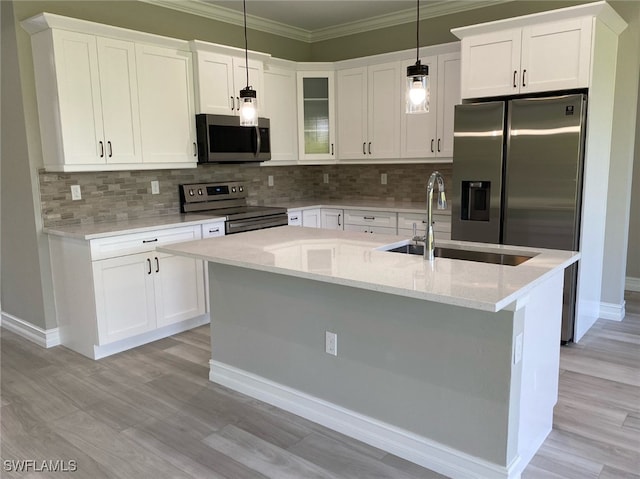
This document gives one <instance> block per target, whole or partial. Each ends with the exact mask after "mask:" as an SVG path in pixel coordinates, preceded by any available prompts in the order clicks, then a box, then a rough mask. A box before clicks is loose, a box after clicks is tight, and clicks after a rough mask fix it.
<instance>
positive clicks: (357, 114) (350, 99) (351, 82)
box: [336, 67, 368, 160]
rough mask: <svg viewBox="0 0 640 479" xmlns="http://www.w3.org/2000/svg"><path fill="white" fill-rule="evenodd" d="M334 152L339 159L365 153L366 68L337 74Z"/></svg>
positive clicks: (364, 156)
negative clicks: (336, 152) (335, 147)
mask: <svg viewBox="0 0 640 479" xmlns="http://www.w3.org/2000/svg"><path fill="white" fill-rule="evenodd" d="M337 77H338V85H337V108H336V109H337V111H338V145H339V147H340V151H339V152H338V154H339V157H340V159H341V160H353V159H362V158H366V157H367V156H368V155H367V142H368V137H367V111H368V108H367V68H366V67H362V68H349V69H346V70H340V71H338V73H337Z"/></svg>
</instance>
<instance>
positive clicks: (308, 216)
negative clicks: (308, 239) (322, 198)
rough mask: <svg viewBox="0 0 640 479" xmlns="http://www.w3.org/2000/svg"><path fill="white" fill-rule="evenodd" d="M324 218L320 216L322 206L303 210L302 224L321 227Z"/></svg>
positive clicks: (309, 226)
mask: <svg viewBox="0 0 640 479" xmlns="http://www.w3.org/2000/svg"><path fill="white" fill-rule="evenodd" d="M321 225H322V220H321V217H320V208H313V209H310V210H303V211H302V226H306V227H308V228H320V227H321Z"/></svg>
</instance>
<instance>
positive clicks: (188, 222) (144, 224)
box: [42, 214, 225, 240]
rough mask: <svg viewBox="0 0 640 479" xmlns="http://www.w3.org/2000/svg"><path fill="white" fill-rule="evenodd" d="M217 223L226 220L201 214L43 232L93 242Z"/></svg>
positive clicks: (91, 224) (59, 227) (154, 217)
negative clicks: (101, 239) (113, 237)
mask: <svg viewBox="0 0 640 479" xmlns="http://www.w3.org/2000/svg"><path fill="white" fill-rule="evenodd" d="M216 221H225V218H224V217H222V218H221V217H217V216H210V215H209V216H207V215H201V214H188V215H185V214H175V215H163V216H153V217H149V218H139V219H133V220H125V221H114V222H104V223H88V224H79V225H69V226H54V227H48V228H43V230H42V231H43V232H44V233H47V234H50V235H54V236H64V237H66V238H76V239H83V240H91V239H97V238H107V237H109V236H118V235H123V234H129V233H143V232H145V231H156V230H161V229H166V228H177V227H180V226H193V225H199V224H203V223H212V222H216Z"/></svg>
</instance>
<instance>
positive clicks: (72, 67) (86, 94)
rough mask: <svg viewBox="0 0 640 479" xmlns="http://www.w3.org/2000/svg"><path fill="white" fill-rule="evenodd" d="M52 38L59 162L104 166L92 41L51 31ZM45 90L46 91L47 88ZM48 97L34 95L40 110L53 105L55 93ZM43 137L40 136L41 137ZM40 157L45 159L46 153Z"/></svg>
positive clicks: (88, 38) (90, 37) (96, 56)
mask: <svg viewBox="0 0 640 479" xmlns="http://www.w3.org/2000/svg"><path fill="white" fill-rule="evenodd" d="M52 35H53V45H54V55H55V57H54V58H55V72H56V80H57V83H58V92H57V94H58V97H59V105H58V107H59V112H60V113H59V114H60V118H59V121H60V128H61V135H62V138H61V140H62V155H63V160H62V161H63V162H64V164H66V165H101V164H104V163H105V149H104V148H105V145H104V128H103V123H102V100H101V98H100V77H99V69H98V52H97V47H96V37H95V36H93V35H85V34H82V33H75V32H69V31H65V30H55V31H53V32H52ZM49 61H51V60H49ZM47 86H48V87H49V88H50V85H47ZM49 96H51V97H53V98H51V97H50V98H44V97H42V95H38V101H39V102H40V103H42V105H39V107H40V108H44V107H45V105H49V104H50V103H51V102H52V101H55V91H53V90H51V91H49ZM45 126H46V125H45ZM49 127H51V126H49ZM46 134H47V133H46V132H43V136H44V135H46ZM44 155H45V157H46V156H47V152H46V151H45V153H44ZM54 160H55V162H56V163H57V162H60V161H61V160H60V159H58V158H55V159H54Z"/></svg>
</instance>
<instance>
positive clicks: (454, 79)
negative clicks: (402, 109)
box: [435, 53, 461, 158]
mask: <svg viewBox="0 0 640 479" xmlns="http://www.w3.org/2000/svg"><path fill="white" fill-rule="evenodd" d="M460 102H461V98H460V54H459V53H449V54H445V55H439V56H438V97H437V98H436V103H437V113H438V121H437V128H436V131H437V135H436V142H435V150H436V156H438V157H442V158H452V157H453V115H454V113H455V106H456V105H457V104H459V103H460Z"/></svg>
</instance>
